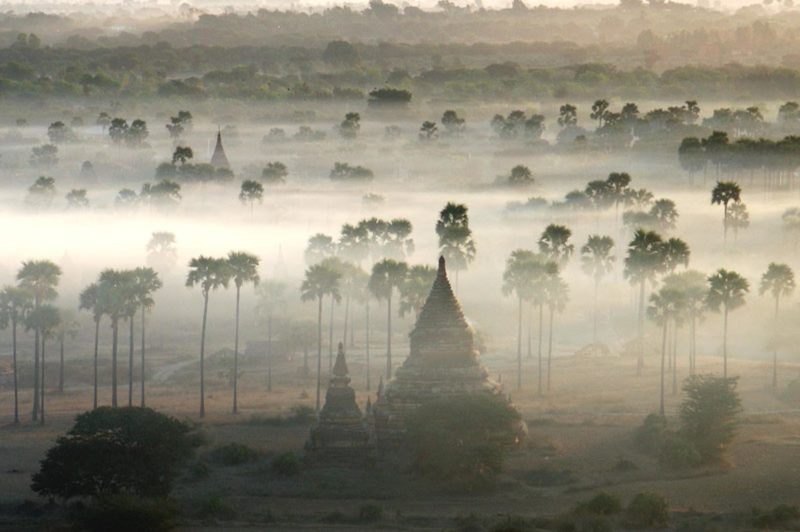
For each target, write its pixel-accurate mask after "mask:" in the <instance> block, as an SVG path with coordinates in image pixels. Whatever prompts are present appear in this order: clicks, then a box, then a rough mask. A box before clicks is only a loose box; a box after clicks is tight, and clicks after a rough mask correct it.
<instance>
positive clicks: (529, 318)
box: [528, 303, 533, 358]
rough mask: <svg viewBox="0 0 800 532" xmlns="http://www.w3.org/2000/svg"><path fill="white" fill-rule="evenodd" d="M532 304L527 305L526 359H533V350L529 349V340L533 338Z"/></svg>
mask: <svg viewBox="0 0 800 532" xmlns="http://www.w3.org/2000/svg"><path fill="white" fill-rule="evenodd" d="M532 330H533V303H531V304H530V305H528V358H533V349H532V348H531V338H532V336H533V333H532Z"/></svg>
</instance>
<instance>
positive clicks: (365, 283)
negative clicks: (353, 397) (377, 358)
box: [350, 269, 372, 391]
mask: <svg viewBox="0 0 800 532" xmlns="http://www.w3.org/2000/svg"><path fill="white" fill-rule="evenodd" d="M369 279H370V275H369V274H368V273H367V272H365V271H364V270H361V269H359V270H358V274H357V275H356V276H355V278H354V280H353V297H354V298H355V300H356V301H358V302H359V303H363V304H364V353H365V356H366V360H365V364H366V367H365V373H366V388H367V391H370V389H371V386H372V378H371V375H372V374H371V365H370V336H369V333H370V323H369V315H370V314H369V300H370V298H371V297H372V293H371V292H370V291H369ZM350 331H351V339H350V340H351V343H352V340H353V339H352V328H351V329H350Z"/></svg>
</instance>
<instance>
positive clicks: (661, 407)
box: [658, 316, 667, 416]
mask: <svg viewBox="0 0 800 532" xmlns="http://www.w3.org/2000/svg"><path fill="white" fill-rule="evenodd" d="M666 358H667V317H666V316H664V326H663V327H662V331H661V399H660V403H659V407H658V412H659V413H660V414H661V415H662V416H663V415H664V365H665V363H666V360H665V359H666Z"/></svg>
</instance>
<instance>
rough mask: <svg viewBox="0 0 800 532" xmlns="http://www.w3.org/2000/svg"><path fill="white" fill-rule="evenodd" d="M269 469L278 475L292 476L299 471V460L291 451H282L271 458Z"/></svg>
mask: <svg viewBox="0 0 800 532" xmlns="http://www.w3.org/2000/svg"><path fill="white" fill-rule="evenodd" d="M270 470H271V471H272V473H273V474H275V475H278V476H280V477H293V476H295V475H297V474H299V473H300V460H298V459H297V455H296V454H294V453H292V452H288V453H282V454H279V455H278V456H276V457H275V458H273V459H272V463H271V464H270Z"/></svg>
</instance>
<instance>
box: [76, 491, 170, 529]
mask: <svg viewBox="0 0 800 532" xmlns="http://www.w3.org/2000/svg"><path fill="white" fill-rule="evenodd" d="M176 515H177V508H176V506H175V503H174V502H172V501H171V500H169V499H165V498H156V499H147V498H144V499H142V498H137V497H133V496H130V495H113V496H110V497H105V498H102V499H100V500H98V501H96V502H95V503H93V504H90V505H88V506H83V505H79V506H76V507H75V508H73V509H72V511H71V512H70V520H71V521H72V524H73V526H74V527H75V528H76V529H78V530H85V531H88V532H107V531H109V530H114V531H115V532H144V531H147V532H165V531H167V530H172V529H173V528H174V526H175V524H174V519H175V516H176Z"/></svg>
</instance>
